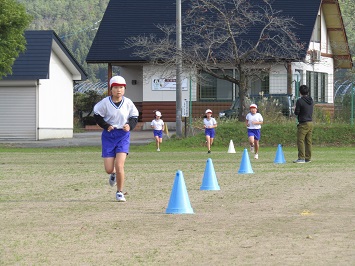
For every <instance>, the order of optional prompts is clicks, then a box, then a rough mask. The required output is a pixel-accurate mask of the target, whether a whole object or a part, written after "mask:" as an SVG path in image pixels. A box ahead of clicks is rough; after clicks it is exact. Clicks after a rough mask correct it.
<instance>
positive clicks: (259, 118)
mask: <svg viewBox="0 0 355 266" xmlns="http://www.w3.org/2000/svg"><path fill="white" fill-rule="evenodd" d="M246 120H248V124H249V126H248V127H247V128H249V129H260V128H261V125H254V124H253V122H263V117H262V115H261V114H260V113H255V114H252V113H248V114H247V116H246Z"/></svg>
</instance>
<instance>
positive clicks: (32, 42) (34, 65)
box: [3, 30, 87, 80]
mask: <svg viewBox="0 0 355 266" xmlns="http://www.w3.org/2000/svg"><path fill="white" fill-rule="evenodd" d="M25 38H26V42H27V44H26V50H25V52H24V53H21V54H20V55H19V57H18V58H17V59H16V61H15V63H14V65H13V66H12V74H11V75H7V76H6V77H3V80H37V79H49V64H50V57H51V52H52V41H55V42H56V43H57V44H58V46H59V47H60V49H61V50H62V51H63V53H64V54H65V55H66V56H67V57H68V58H69V60H70V61H71V63H72V64H73V65H74V66H75V68H76V69H77V70H78V72H79V73H80V75H81V80H86V79H87V74H86V73H85V71H84V69H83V68H82V67H81V66H80V64H79V63H78V62H77V61H76V60H75V58H74V57H73V55H72V54H71V53H70V52H69V50H68V49H67V48H66V46H65V45H64V43H63V42H62V41H61V40H60V39H59V37H58V36H57V34H56V33H55V32H54V31H53V30H43V31H39V30H38V31H26V32H25Z"/></svg>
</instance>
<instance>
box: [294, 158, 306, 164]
mask: <svg viewBox="0 0 355 266" xmlns="http://www.w3.org/2000/svg"><path fill="white" fill-rule="evenodd" d="M293 162H294V163H305V162H306V161H305V160H304V159H297V160H295V161H293Z"/></svg>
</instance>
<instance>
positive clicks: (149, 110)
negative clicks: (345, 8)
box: [86, 0, 352, 123]
mask: <svg viewBox="0 0 355 266" xmlns="http://www.w3.org/2000/svg"><path fill="white" fill-rule="evenodd" d="M271 3H272V6H273V8H274V9H275V10H280V11H281V13H282V15H283V16H288V17H292V18H294V19H295V20H296V21H297V22H299V23H298V24H297V25H295V27H294V31H295V34H296V36H297V37H298V39H299V42H300V43H305V44H306V45H305V46H304V48H303V50H302V51H301V53H300V54H301V58H300V59H299V61H297V62H296V61H291V62H289V61H285V62H283V63H280V64H278V65H273V66H271V67H270V70H269V73H267V79H265V80H264V81H262V82H255V84H250V88H249V91H248V93H249V94H258V93H260V92H265V91H267V93H270V94H285V93H287V94H292V95H294V96H297V93H298V90H297V88H298V87H297V86H299V85H300V84H307V85H308V86H309V87H310V90H311V96H312V97H313V98H314V100H315V102H317V103H328V104H332V103H333V90H334V71H335V69H338V68H345V69H348V68H352V59H351V55H350V52H349V47H348V42H347V37H346V32H345V29H344V25H343V20H342V16H341V12H340V7H339V3H338V1H335V0H312V1H309V0H298V1H284V0H275V1H272V2H271ZM188 5H189V1H183V4H182V14H184V11H185V10H186V8H187V7H188ZM175 23H176V1H175V0H166V1H163V2H162V1H159V0H151V1H143V0H121V1H114V0H111V1H110V2H109V4H108V6H107V9H106V12H105V14H104V16H103V19H102V21H101V24H100V27H99V29H98V31H97V33H96V36H95V39H94V41H93V43H92V46H91V48H90V51H89V53H88V56H87V58H86V61H87V63H88V64H98V63H105V64H107V66H108V72H109V74H108V78H110V77H111V76H112V75H116V74H120V75H122V76H124V77H125V78H126V80H127V90H126V95H127V97H129V98H131V99H132V100H133V101H134V102H135V103H136V105H137V107H138V108H139V109H140V112H141V114H142V115H141V118H140V119H141V121H143V122H147V123H148V122H149V121H151V120H152V119H153V111H154V110H156V109H159V110H160V111H161V112H162V113H163V117H164V121H167V122H169V121H171V122H174V121H175V119H176V109H175V107H176V92H175V87H174V86H175V83H174V82H173V81H174V78H172V77H166V76H164V74H163V73H164V71H163V70H162V71H161V72H160V73H161V74H159V69H157V67H156V66H155V65H152V64H150V63H149V61H147V60H144V59H142V58H140V57H137V56H136V55H134V50H133V49H132V48H128V47H127V45H126V41H127V40H128V39H129V38H130V37H134V36H140V35H142V36H143V35H145V36H148V35H151V34H154V35H155V36H156V37H157V38H159V36H161V35H162V32H161V31H160V30H159V29H158V27H157V25H174V24H175ZM254 33H255V35H253V34H254ZM258 34H259V33H258V32H257V31H253V30H251V31H250V32H249V34H248V36H247V38H249V39H248V41H250V42H253V41H256V40H257V38H258V37H259V35H258ZM331 43H337V45H336V46H331V45H330V44H331ZM183 44H184V39H183ZM114 67H118V68H119V73H113V72H112V69H113V68H114ZM153 68H154V71H152V69H153ZM230 70H231V71H234V69H233V67H232V66H231V68H230ZM196 71H198V69H197V70H196ZM151 73H154V74H151ZM213 84H214V85H213V86H205V85H204V84H202V83H199V82H198V80H197V79H193V77H192V78H191V76H188V75H186V76H185V77H184V79H183V81H182V98H183V99H187V100H188V101H191V102H192V105H191V106H192V114H191V115H192V116H193V117H201V116H202V115H203V114H204V110H205V109H206V108H210V109H212V110H214V112H215V113H218V111H219V110H224V109H226V107H229V106H230V104H231V103H232V102H233V101H234V100H235V98H236V97H237V96H238V88H237V87H236V86H235V85H234V84H232V83H230V82H228V81H221V80H215V81H214V82H213ZM263 90H265V91H263Z"/></svg>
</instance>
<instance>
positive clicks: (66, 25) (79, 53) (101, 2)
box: [18, 0, 109, 81]
mask: <svg viewBox="0 0 355 266" xmlns="http://www.w3.org/2000/svg"><path fill="white" fill-rule="evenodd" d="M18 1H19V2H21V3H22V4H23V5H24V6H25V7H26V10H27V12H28V13H30V14H31V15H32V16H33V17H34V19H33V22H32V24H31V25H30V28H29V29H31V30H54V31H55V32H56V33H57V34H58V36H59V37H60V39H61V40H62V41H63V42H64V43H65V45H66V46H67V47H68V49H69V50H70V51H71V52H72V53H73V55H74V56H75V58H76V59H77V60H78V62H79V63H80V64H81V65H82V66H83V67H84V68H85V71H86V72H87V73H88V74H89V78H90V80H92V81H97V80H103V81H105V80H106V79H107V74H106V73H107V66H103V65H101V66H100V65H98V64H91V65H87V64H86V62H85V59H86V56H87V54H88V52H89V49H90V46H91V43H92V41H93V39H94V37H95V34H96V31H97V28H98V26H99V24H100V21H101V19H102V17H103V15H104V13H105V10H106V7H107V4H108V2H109V0H75V1H71V0H50V1H48V0H18Z"/></svg>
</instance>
